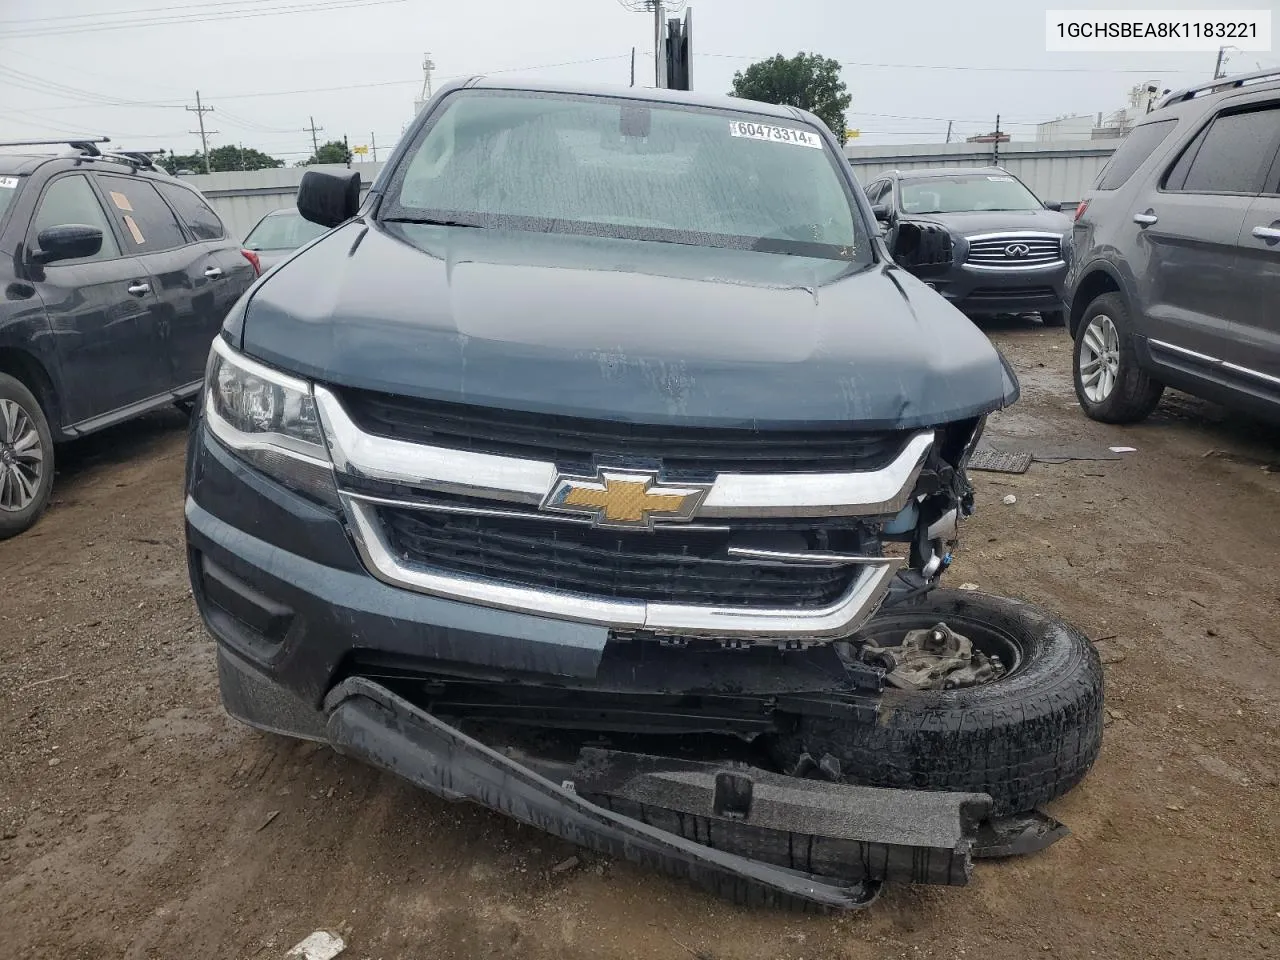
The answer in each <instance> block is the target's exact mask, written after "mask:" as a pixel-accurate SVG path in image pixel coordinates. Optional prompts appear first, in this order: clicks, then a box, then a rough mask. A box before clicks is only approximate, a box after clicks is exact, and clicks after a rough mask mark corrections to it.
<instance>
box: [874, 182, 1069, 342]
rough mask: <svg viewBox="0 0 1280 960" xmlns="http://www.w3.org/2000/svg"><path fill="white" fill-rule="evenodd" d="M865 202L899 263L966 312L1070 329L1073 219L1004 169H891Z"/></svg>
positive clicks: (1059, 206) (971, 314) (975, 315)
mask: <svg viewBox="0 0 1280 960" xmlns="http://www.w3.org/2000/svg"><path fill="white" fill-rule="evenodd" d="M867 199H868V200H870V201H871V206H872V209H873V210H874V211H875V215H876V219H877V220H879V221H880V222H881V224H882V225H883V226H882V228H881V229H882V230H883V231H884V236H885V242H886V243H887V244H888V246H889V249H890V250H891V251H892V252H893V256H894V259H895V260H897V261H898V263H900V264H901V265H902V266H903V267H904V268H906V269H907V270H910V271H911V272H912V273H914V274H916V275H917V276H918V277H920V279H922V280H924V281H925V282H926V283H928V284H929V286H931V287H933V289H935V290H937V291H938V292H939V293H940V294H942V295H943V296H944V297H945V298H946V299H947V300H949V301H950V302H951V303H953V304H954V305H955V306H957V307H959V308H960V309H961V310H963V311H964V312H965V313H966V314H968V315H969V316H974V317H978V316H990V315H993V314H1010V313H1039V314H1040V319H1041V321H1042V322H1043V323H1044V325H1045V326H1047V327H1061V326H1065V325H1066V320H1067V307H1066V299H1067V297H1066V279H1067V266H1068V264H1069V263H1070V260H1071V220H1070V218H1068V217H1066V216H1065V215H1063V214H1062V213H1060V212H1059V211H1060V210H1061V206H1062V205H1061V204H1058V203H1046V202H1045V201H1043V200H1041V199H1040V198H1039V197H1037V196H1036V195H1035V194H1034V193H1033V192H1032V191H1031V188H1030V187H1028V186H1027V185H1026V184H1025V183H1023V182H1022V181H1021V180H1019V179H1018V178H1017V177H1015V176H1014V175H1013V174H1011V173H1009V171H1008V170H1005V169H1003V168H1001V167H935V168H923V169H917V170H902V171H899V170H893V171H890V172H889V173H886V174H884V175H883V176H882V177H880V178H879V179H877V180H875V181H873V182H872V183H871V184H870V185H869V186H868V187H867Z"/></svg>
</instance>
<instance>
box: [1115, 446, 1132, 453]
mask: <svg viewBox="0 0 1280 960" xmlns="http://www.w3.org/2000/svg"><path fill="white" fill-rule="evenodd" d="M1110 450H1111V452H1112V453H1137V452H1138V448H1137V447H1111V448H1110Z"/></svg>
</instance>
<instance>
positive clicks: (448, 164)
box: [381, 90, 871, 261]
mask: <svg viewBox="0 0 1280 960" xmlns="http://www.w3.org/2000/svg"><path fill="white" fill-rule="evenodd" d="M841 162H843V161H842V159H841V158H840V157H839V156H838V155H837V153H836V151H834V150H833V149H831V148H830V147H829V146H828V144H827V142H826V140H825V139H824V138H823V137H822V136H820V135H819V133H818V131H817V130H816V129H815V128H813V127H811V126H809V125H808V124H806V123H802V122H800V121H798V120H789V119H788V120H782V119H778V118H774V117H765V116H758V115H753V114H750V113H739V112H735V111H728V110H715V109H708V108H703V107H691V106H686V105H683V104H666V103H653V102H647V101H637V100H627V99H622V98H612V97H600V96H571V95H560V94H549V93H515V92H511V91H483V90H464V91H459V92H458V93H455V94H453V95H452V96H451V97H450V98H449V100H448V101H447V105H446V106H445V108H444V110H443V112H442V113H441V114H440V115H439V117H437V118H436V119H435V120H434V121H433V122H432V123H431V125H430V126H429V127H428V128H427V129H426V130H425V132H423V133H420V134H419V135H418V137H417V139H416V141H415V142H414V143H412V144H411V145H410V147H409V150H408V152H407V154H406V155H405V157H404V159H403V160H402V162H401V163H400V164H399V166H398V168H397V169H396V170H395V171H393V172H392V175H391V177H390V178H389V180H388V186H387V200H386V202H385V203H384V205H383V207H382V211H381V218H382V219H383V220H384V221H392V222H394V221H407V222H427V223H443V224H448V225H454V226H470V227H486V228H494V229H506V230H524V231H536V232H555V233H573V234H584V235H589V236H599V237H614V238H619V239H630V240H648V241H658V242H667V243H681V244H692V245H697V246H707V247H729V248H737V249H744V250H757V251H764V252H768V253H780V254H793V255H799V256H808V257H821V258H827V259H835V260H845V261H869V260H870V259H871V250H870V244H869V241H868V239H867V235H866V230H865V229H864V227H863V226H862V221H861V218H860V216H859V214H858V212H857V211H856V210H855V208H854V206H853V203H852V200H851V197H850V193H849V190H848V187H847V183H846V179H845V178H844V177H842V176H841V173H840V170H839V168H838V167H837V164H839V163H841Z"/></svg>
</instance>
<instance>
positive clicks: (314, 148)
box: [302, 117, 324, 157]
mask: <svg viewBox="0 0 1280 960" xmlns="http://www.w3.org/2000/svg"><path fill="white" fill-rule="evenodd" d="M307 119H308V120H310V121H311V126H309V127H303V128H302V132H303V133H308V132H310V134H311V155H312V156H313V157H314V156H316V155H317V154H318V153H319V152H320V140H319V138H318V137H316V134H317V133H319V132H320V131H321V130H323V129H324V127H317V126H316V118H315V117H307Z"/></svg>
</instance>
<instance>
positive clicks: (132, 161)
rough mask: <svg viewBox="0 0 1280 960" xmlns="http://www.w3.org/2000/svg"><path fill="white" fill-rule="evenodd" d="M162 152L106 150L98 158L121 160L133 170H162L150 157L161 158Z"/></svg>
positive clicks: (163, 152)
mask: <svg viewBox="0 0 1280 960" xmlns="http://www.w3.org/2000/svg"><path fill="white" fill-rule="evenodd" d="M166 152H167V151H164V150H107V151H105V152H104V153H102V154H100V156H101V157H102V158H103V159H104V160H123V161H124V162H125V163H127V164H129V165H130V166H131V167H133V168H134V169H135V170H156V171H160V170H163V168H162V167H160V166H157V164H156V162H155V161H154V160H153V159H152V157H162V156H164V155H165V153H166Z"/></svg>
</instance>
